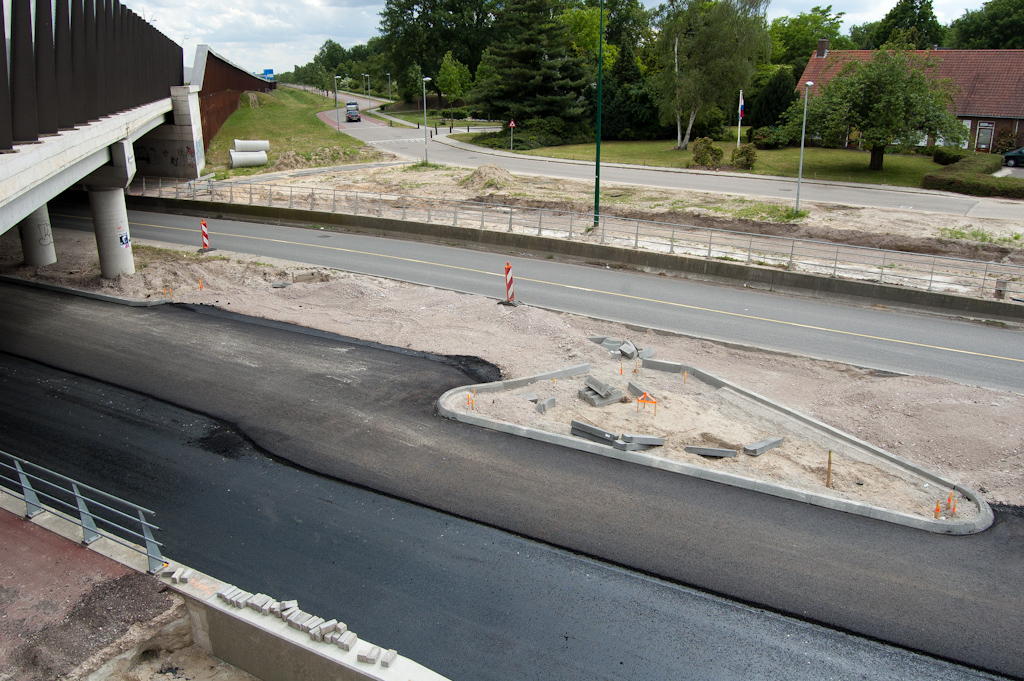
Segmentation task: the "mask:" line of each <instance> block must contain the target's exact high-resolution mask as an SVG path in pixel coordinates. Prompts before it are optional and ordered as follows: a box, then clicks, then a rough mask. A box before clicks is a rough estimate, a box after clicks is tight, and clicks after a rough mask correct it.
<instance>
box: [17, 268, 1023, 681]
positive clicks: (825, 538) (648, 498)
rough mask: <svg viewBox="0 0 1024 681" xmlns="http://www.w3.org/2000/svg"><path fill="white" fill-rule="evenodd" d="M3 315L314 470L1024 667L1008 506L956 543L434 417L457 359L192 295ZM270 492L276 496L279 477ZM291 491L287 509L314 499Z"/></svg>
mask: <svg viewBox="0 0 1024 681" xmlns="http://www.w3.org/2000/svg"><path fill="white" fill-rule="evenodd" d="M0 320H2V322H0V323H2V325H3V328H2V333H0V352H5V353H9V354H11V355H14V356H17V357H23V358H26V359H29V360H32V361H36V362H40V363H43V364H46V365H48V366H50V367H53V368H55V369H59V370H61V371H67V372H70V373H74V374H77V375H81V376H87V377H91V378H94V379H96V380H99V381H103V382H106V383H108V384H111V385H114V386H119V387H122V388H125V389H128V390H133V391H137V392H140V393H143V394H146V395H150V396H152V397H153V398H155V399H158V400H162V401H165V402H168V403H170V404H174V405H179V406H181V407H184V408H187V409H189V410H191V411H194V412H198V413H201V414H205V415H208V416H210V417H212V418H217V419H220V420H222V421H224V422H226V423H229V424H232V425H233V426H234V427H236V428H237V429H238V431H239V432H241V433H243V434H244V435H245V436H246V437H249V438H251V439H252V440H253V441H254V442H255V443H257V444H258V445H259V446H260V447H262V448H263V450H265V451H266V452H268V453H270V454H272V455H274V456H277V457H280V458H281V459H284V460H287V461H291V462H293V463H295V464H298V465H300V466H302V467H305V468H307V469H309V470H313V471H316V472H320V473H323V474H325V475H328V476H330V477H332V478H336V479H338V480H343V481H346V482H350V483H353V484H355V485H358V486H361V487H364V488H367V489H372V490H376V491H380V492H383V493H385V494H387V495H391V496H393V497H395V498H399V499H405V500H408V501H412V502H414V503H416V504H420V505H423V506H426V507H429V508H434V509H437V510H440V511H444V512H446V513H449V514H453V515H455V516H458V517H461V518H467V519H473V520H476V521H478V522H481V523H483V524H485V525H489V526H492V527H496V528H500V529H503V530H507V531H509V532H512V533H514V534H516V535H519V536H523V537H530V538H533V539H536V540H538V541H541V542H543V543H546V544H549V545H552V546H557V547H562V548H565V549H568V550H571V551H574V552H577V553H581V554H584V555H588V556H593V557H598V558H601V559H604V560H607V561H610V562H612V563H615V564H617V565H621V566H624V567H628V568H631V569H635V570H639V571H641V572H643V573H646V574H650V575H657V576H659V577H663V578H665V579H667V580H670V581H672V582H676V583H680V584H686V585H690V586H694V587H697V588H699V589H701V590H704V591H708V592H711V593H716V594H722V595H727V596H729V597H731V598H734V599H737V600H739V601H742V602H746V603H752V604H758V605H762V606H764V607H767V608H769V609H772V610H775V611H779V612H784V613H791V614H793V615H796V616H797V617H799V618H802V619H805V620H808V621H812V622H820V623H824V624H827V625H829V626H832V627H835V628H838V629H842V630H846V631H850V632H855V633H859V634H863V635H866V636H870V637H873V638H876V639H879V640H883V641H888V642H893V643H896V644H897V645H900V646H902V647H905V648H909V649H912V650H919V651H923V652H926V653H929V654H932V655H936V656H941V657H943V658H946V659H950V660H954V661H957V662H961V663H964V664H968V665H971V666H973V667H977V668H982V669H988V670H993V671H998V672H1000V673H1005V674H1010V675H1016V676H1018V677H1024V659H1022V656H1021V654H1020V641H1021V640H1024V618H1022V617H1021V615H1020V613H1021V612H1024V560H1021V558H1022V551H1024V519H1022V518H1020V517H1018V516H1014V515H1011V514H1008V513H1002V512H1000V513H999V514H998V515H997V519H996V522H995V524H994V525H993V527H992V528H991V529H989V530H988V531H986V532H984V533H982V534H979V535H974V536H969V537H948V536H938V535H932V534H929V533H925V532H920V531H916V530H910V529H907V528H903V527H898V526H893V525H889V524H886V523H882V522H878V521H874V520H870V519H866V518H860V517H854V516H847V515H845V514H842V513H836V512H832V511H828V510H826V509H821V508H817V507H813V506H807V505H803V504H799V503H795V502H790V501H786V500H783V499H777V498H774V497H767V496H763V495H759V494H755V493H753V492H749V491H745V490H741V489H736V488H732V487H725V486H721V485H716V484H714V483H708V482H706V481H701V480H695V479H691V478H687V477H684V476H677V475H669V474H666V473H664V472H662V471H657V470H653V469H648V468H641V467H635V466H630V465H629V464H626V463H623V462H618V461H609V460H607V459H603V458H597V457H592V456H589V455H587V454H584V453H582V452H577V451H574V450H573V451H567V450H564V449H561V448H559V447H555V446H551V445H546V444H544V443H539V442H532V441H523V440H519V439H517V438H514V437H511V436H507V435H504V434H502V433H494V432H489V431H483V430H480V429H475V428H472V427H470V426H466V425H463V424H458V423H454V422H450V421H447V420H444V419H441V418H438V417H436V416H435V415H434V414H433V408H432V404H433V400H434V399H435V398H436V397H437V396H438V395H440V394H441V392H443V391H444V390H445V389H447V388H448V387H452V386H454V385H458V384H464V383H466V382H469V381H470V380H471V379H469V378H468V377H466V376H464V375H463V374H462V373H460V372H459V371H458V370H456V369H455V368H452V367H447V366H444V365H438V364H437V363H436V362H426V361H422V360H415V361H414V360H413V359H412V358H409V357H407V356H405V355H402V354H397V353H393V352H388V351H385V350H380V349H373V348H360V347H359V346H355V345H352V344H349V343H346V342H343V341H337V340H331V339H329V338H323V337H320V336H318V335H313V336H310V335H305V334H299V333H295V332H293V331H290V330H285V329H280V328H274V327H268V326H266V325H257V324H251V323H241V322H240V321H239V320H233V319H223V318H220V317H217V316H212V315H209V314H197V313H196V312H193V311H189V310H186V309H182V308H178V307H158V308H143V309H139V308H126V307H123V306H117V305H111V304H105V303H99V302H95V301H90V300H85V299H80V298H76V297H72V296H67V295H62V294H53V293H46V292H41V291H31V290H27V289H25V288H22V287H18V286H13V285H6V284H5V285H0ZM8 399H9V400H13V401H12V402H11V407H10V408H9V409H8V410H5V411H12V410H14V409H16V408H17V406H16V405H17V403H18V401H19V400H20V397H18V396H17V395H15V396H14V397H13V398H11V397H8ZM40 435H41V436H45V432H43V433H41V434H40ZM143 472H145V468H143V467H137V468H133V469H131V471H130V474H131V475H133V476H134V475H141V473H143ZM161 479H163V478H161ZM166 482H167V484H169V485H171V484H173V476H169V478H168V479H167V480H166ZM229 486H230V485H229ZM262 490H263V493H265V494H266V495H268V497H269V496H273V495H274V494H275V492H276V490H275V486H274V485H273V484H271V483H270V481H269V480H268V481H267V484H265V485H264V486H263V487H262ZM139 491H140V492H141V491H142V490H141V489H140V490H139ZM276 494H277V496H278V498H279V499H280V500H281V501H280V503H281V504H282V505H283V506H284V507H285V509H286V508H287V506H288V504H289V503H290V501H291V499H292V497H295V496H296V494H297V491H289V490H287V489H286V490H285V491H284V492H283V493H282V492H276ZM305 496H310V495H309V494H306V495H305ZM131 498H133V499H136V500H137V501H141V502H142V503H146V500H145V498H144V497H143V498H139V497H138V496H137V495H131ZM286 500H287V501H286ZM181 503H182V504H184V501H181ZM268 503H269V502H268ZM278 508H280V507H278ZM276 512H278V513H284V512H286V511H276ZM213 515H215V516H216V515H217V514H216V513H214V514H213ZM364 538H366V537H364ZM371 543H372V542H371ZM260 546H265V543H264V544H260ZM290 546H291V544H285V548H289V547H290ZM290 560H291V563H290V564H291V565H298V566H301V565H303V562H304V561H305V560H306V558H305V556H304V555H303V554H301V553H292V554H291V558H290ZM214 572H215V571H214ZM551 597H552V598H554V597H555V594H551ZM644 614H646V613H643V612H642V611H641V615H640V616H643V615H644ZM367 636H368V637H369V633H367ZM373 638H381V637H380V636H374V637H373ZM382 641H383V639H382ZM612 648H621V646H615V645H612ZM704 650H705V652H708V653H709V654H710V653H712V652H713V651H712V649H710V648H704ZM423 661H424V662H427V663H430V660H429V659H428V658H423ZM645 670H646V671H649V669H646V668H645ZM539 675H540V676H543V675H544V674H543V672H541V673H540V674H539Z"/></svg>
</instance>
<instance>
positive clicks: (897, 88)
mask: <svg viewBox="0 0 1024 681" xmlns="http://www.w3.org/2000/svg"><path fill="white" fill-rule="evenodd" d="M937 67H938V65H937V62H936V61H935V60H934V59H927V58H922V57H920V56H917V55H915V54H913V53H911V52H908V51H904V50H890V49H882V50H879V51H878V52H876V53H875V55H874V56H873V57H872V59H871V60H870V61H868V62H851V63H849V64H847V65H846V66H845V67H843V69H842V70H841V71H840V73H839V75H837V76H836V77H835V78H833V79H832V80H830V81H829V82H828V83H826V84H825V86H824V87H823V88H822V91H821V96H820V97H812V99H811V101H810V102H808V108H809V112H808V121H807V126H808V134H815V133H816V134H818V135H821V136H822V137H823V138H824V139H825V141H826V142H830V143H833V144H835V143H838V142H839V141H840V140H842V139H843V138H844V137H845V136H846V135H847V134H848V133H849V132H850V131H851V130H857V131H859V132H860V134H861V136H862V138H863V140H864V142H865V143H867V145H868V146H870V149H871V162H870V166H869V167H870V168H871V170H881V169H882V160H883V158H884V155H885V150H886V148H887V147H889V146H890V145H892V144H895V143H897V142H899V143H901V144H905V145H909V144H915V143H918V142H920V141H922V139H923V138H926V137H932V138H934V137H942V138H943V139H944V140H945V141H946V142H947V143H948V144H957V143H959V142H960V141H961V140H962V139H963V136H964V126H963V125H962V124H961V123H960V121H958V120H957V119H956V116H954V115H953V113H951V109H952V106H953V96H952V85H951V84H950V83H949V82H947V81H941V80H939V79H938V78H937V77H936V76H935V72H936V70H937ZM797 108H799V103H797V104H794V106H793V107H792V108H791V109H790V111H791V112H794V115H792V116H791V118H792V119H793V120H794V121H795V120H796V118H797V117H798V114H796V109H797ZM800 113H802V111H801V112H800Z"/></svg>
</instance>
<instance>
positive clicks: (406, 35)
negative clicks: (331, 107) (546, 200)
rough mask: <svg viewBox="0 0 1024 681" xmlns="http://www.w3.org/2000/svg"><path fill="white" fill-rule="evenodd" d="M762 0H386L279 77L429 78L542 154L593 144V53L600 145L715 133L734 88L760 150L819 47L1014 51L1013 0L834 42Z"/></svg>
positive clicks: (902, 19)
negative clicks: (356, 36) (356, 40)
mask: <svg viewBox="0 0 1024 681" xmlns="http://www.w3.org/2000/svg"><path fill="white" fill-rule="evenodd" d="M768 3H769V0H671V1H670V2H668V3H666V4H663V5H661V6H660V7H658V8H656V9H652V10H648V9H645V8H644V7H643V5H642V4H641V3H640V1H639V0H606V2H605V3H604V14H603V16H602V15H601V12H600V9H599V7H598V1H597V0H386V3H385V6H384V9H383V10H382V11H381V13H380V35H378V36H375V37H374V38H371V39H370V40H369V41H368V42H367V43H366V44H365V45H356V46H353V47H351V48H345V47H342V46H341V45H339V44H337V43H336V42H334V41H332V40H328V41H326V42H325V43H324V44H323V45H322V46H321V47H320V49H319V51H318V52H317V54H316V55H315V56H314V58H313V59H312V61H311V62H309V63H308V64H305V65H303V66H296V67H295V68H294V70H293V71H291V72H289V73H285V74H281V75H280V76H279V79H280V80H282V81H284V82H299V83H304V84H309V85H314V86H318V87H321V88H324V89H327V90H330V89H331V88H332V87H333V82H334V76H341V77H342V78H343V79H344V78H345V77H348V79H349V81H348V85H349V86H350V87H351V86H355V87H356V88H358V87H360V85H359V84H360V82H361V81H360V78H361V77H362V74H364V73H369V74H371V79H372V81H373V84H374V89H376V90H377V91H378V92H380V91H384V90H383V88H384V86H385V78H384V76H385V74H390V76H391V80H392V83H393V86H394V90H393V92H394V93H396V94H397V97H398V98H400V99H402V100H405V101H407V102H418V101H419V99H420V97H421V93H422V91H423V81H422V78H423V77H425V76H429V77H431V80H430V81H429V82H428V83H427V88H426V89H427V90H428V91H430V92H432V93H434V94H437V95H439V96H440V97H441V98H442V101H444V102H446V103H447V104H448V109H449V111H448V113H449V114H452V115H454V116H456V117H458V116H465V115H474V116H475V117H478V118H486V119H491V120H501V121H503V122H504V124H505V125H507V124H508V121H509V120H511V119H515V120H516V122H517V126H518V129H517V135H516V142H517V145H521V146H524V147H530V146H542V145H550V144H560V143H571V142H578V141H589V140H592V139H593V134H594V121H595V109H596V106H597V87H596V86H597V72H598V53H599V51H600V53H601V54H602V55H603V59H602V83H603V88H602V98H601V108H602V138H603V139H621V140H639V139H669V138H673V137H674V138H675V139H676V144H677V146H678V147H679V148H686V146H687V144H688V142H689V140H690V139H691V138H693V137H696V136H702V137H703V136H709V137H713V138H721V137H722V136H723V135H724V134H725V127H726V126H727V125H729V124H735V123H736V120H737V117H738V113H737V103H738V95H739V90H740V89H743V90H744V95H745V100H746V106H745V110H746V117H745V118H744V121H743V123H744V126H745V127H749V128H750V129H751V131H752V132H753V131H755V130H760V131H761V133H760V138H758V139H755V140H754V141H757V142H759V144H760V145H765V146H771V145H772V144H776V143H778V144H785V143H788V142H790V141H791V140H790V139H788V138H787V134H786V130H787V124H788V122H789V121H790V119H791V118H792V111H793V110H794V105H795V100H796V99H797V97H798V95H797V93H796V91H795V87H796V83H797V82H798V80H799V78H800V75H801V74H802V71H803V69H804V68H805V67H806V65H807V62H808V60H809V58H810V56H811V55H812V54H813V52H814V50H815V48H816V47H817V44H818V40H819V39H821V38H828V39H829V41H830V43H831V48H832V49H869V50H875V49H879V48H881V47H882V46H886V47H887V48H889V49H890V50H892V49H898V50H910V49H930V48H933V47H936V46H942V47H951V48H970V49H982V48H987V49H1000V48H1022V47H1024V0H989V2H986V3H985V4H984V5H983V6H982V7H981V8H980V9H977V10H968V11H967V12H965V14H964V15H963V16H961V17H960V18H958V19H956V20H954V21H952V22H951V23H950V24H949V25H947V26H943V25H942V24H940V23H939V22H938V20H937V19H936V17H935V14H934V11H933V9H932V2H931V0H899V1H898V2H897V3H896V5H895V6H894V7H893V8H892V10H890V11H889V13H888V14H887V15H886V16H885V17H884V18H883V19H881V20H879V21H877V22H870V23H865V24H860V25H855V26H852V27H851V28H850V30H849V31H847V32H846V33H843V32H842V28H841V27H842V19H843V16H844V14H843V13H842V12H833V10H832V6H831V5H828V6H816V7H814V8H812V9H811V10H810V11H808V12H802V13H800V14H798V15H796V16H786V17H780V18H777V19H774V20H772V21H770V22H769V21H768V20H767V19H766V12H767V9H768ZM602 24H603V29H604V32H603V36H602V34H601V30H600V27H601V25H602ZM904 63H905V64H906V63H909V62H904ZM857 68H858V67H851V69H850V73H846V74H844V78H845V77H848V76H851V75H852V71H853V70H856V69H857ZM343 85H344V83H343ZM834 89H835V93H833V94H832V95H830V96H831V97H832V100H829V101H832V102H833V103H835V102H836V101H838V100H836V99H835V97H836V96H838V95H837V94H836V93H838V90H839V88H838V87H837V88H834ZM933 89H934V88H933ZM822 94H823V95H825V94H826V93H824V92H823V93H822ZM946 95H948V93H946ZM946 95H943V96H946ZM844 101H846V100H844ZM456 104H457V105H459V106H454V105H456ZM787 112H790V113H789V116H788V118H787ZM822 115H823V114H822ZM822 115H819V114H818V113H815V116H817V118H818V119H821V120H824V119H823V118H822ZM908 118H911V119H913V118H914V117H913V116H908ZM928 120H933V121H934V120H935V118H934V116H932V117H931V118H929V119H928ZM861 125H864V122H863V121H862V122H861ZM943 125H944V126H945V123H944V124H943ZM840 127H842V126H840ZM931 127H935V126H934V125H933V126H931ZM847 128H849V126H847ZM766 129H767V132H765V130H766ZM833 132H834V131H833ZM949 132H950V136H951V137H953V136H955V134H954V131H953V130H950V131H949ZM766 136H767V137H768V139H765V137H766ZM773 136H774V138H773ZM833 137H834V135H833ZM498 138H501V139H504V140H506V142H507V135H505V136H503V135H498V136H496V141H495V144H497V143H498V142H497V139H498ZM880 139H881V138H880ZM880 139H879V141H878V142H876V144H877V143H880ZM503 143H504V142H503ZM878 165H879V167H880V165H881V162H880V160H879V162H878Z"/></svg>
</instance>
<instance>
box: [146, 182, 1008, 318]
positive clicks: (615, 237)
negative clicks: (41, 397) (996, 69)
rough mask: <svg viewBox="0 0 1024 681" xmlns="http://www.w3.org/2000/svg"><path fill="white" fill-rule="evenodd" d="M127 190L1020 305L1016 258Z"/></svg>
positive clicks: (200, 191) (377, 200)
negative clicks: (514, 236)
mask: <svg viewBox="0 0 1024 681" xmlns="http://www.w3.org/2000/svg"><path fill="white" fill-rule="evenodd" d="M129 193H130V194H133V195H136V196H155V197H164V198H177V199H191V200H197V201H215V202H223V203H229V204H246V205H259V206H270V207H277V208H291V209H301V210H310V211H318V212H328V213H344V214H349V215H369V216H372V217H379V218H388V219H392V220H409V221H416V222H425V223H430V224H439V225H452V226H457V227H463V228H471V229H481V230H494V231H506V232H514V233H519V234H535V235H537V236H544V237H549V238H555V239H566V240H569V241H582V242H587V243H594V244H606V245H610V246H617V247H625V248H634V249H644V250H648V251H653V252H661V253H669V254H678V255H684V256H689V257H695V258H705V259H708V260H720V261H727V262H737V263H742V264H746V265H753V266H759V267H774V268H779V269H782V270H786V271H790V272H803V273H807V274H815V275H819V276H826V277H835V278H841V279H849V280H859V281H865V282H873V283H881V284H890V285H894V286H904V287H909V288H917V289H921V290H926V291H937V292H945V293H955V294H959V295H966V296H974V297H979V298H980V297H987V298H998V299H1003V300H1011V301H1015V302H1022V303H1024V266H1020V265H1016V264H1013V263H1003V262H987V261H976V260H966V259H963V258H952V257H948V256H941V255H928V254H917V253H905V252H903V251H891V250H885V249H879V248H867V247H863V246H848V245H844V244H836V243H830V242H825V241H813V240H808V239H794V238H790V237H778V236H770V235H763V234H751V233H745V232H733V231H729V230H720V229H712V228H707V227H697V226H693V225H683V224H676V223H671V222H657V221H651V220H639V219H634V218H626V217H619V216H615V215H608V214H605V215H602V216H600V219H598V220H595V219H594V215H593V214H590V213H575V212H571V211H565V210H555V209H549V208H530V207H523V206H510V205H503V204H494V203H486V202H478V201H454V200H450V199H437V198H429V197H416V196H406V195H402V194H391V193H380V192H377V193H370V192H355V191H344V190H337V189H322V188H317V187H302V186H295V185H275V184H267V183H256V182H243V181H238V180H234V181H228V182H223V181H222V182H218V181H215V180H203V181H194V182H180V181H175V180H168V179H161V178H137V179H136V181H135V182H133V184H132V186H131V187H130V188H129Z"/></svg>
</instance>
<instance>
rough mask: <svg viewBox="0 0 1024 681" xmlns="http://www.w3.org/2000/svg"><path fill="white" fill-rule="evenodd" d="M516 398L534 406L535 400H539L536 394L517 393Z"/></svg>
mask: <svg viewBox="0 0 1024 681" xmlns="http://www.w3.org/2000/svg"><path fill="white" fill-rule="evenodd" d="M518 396H519V397H521V398H523V399H524V400H526V401H527V402H533V403H534V404H536V403H537V400H538V399H540V398H539V397H537V393H519V395H518Z"/></svg>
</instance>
